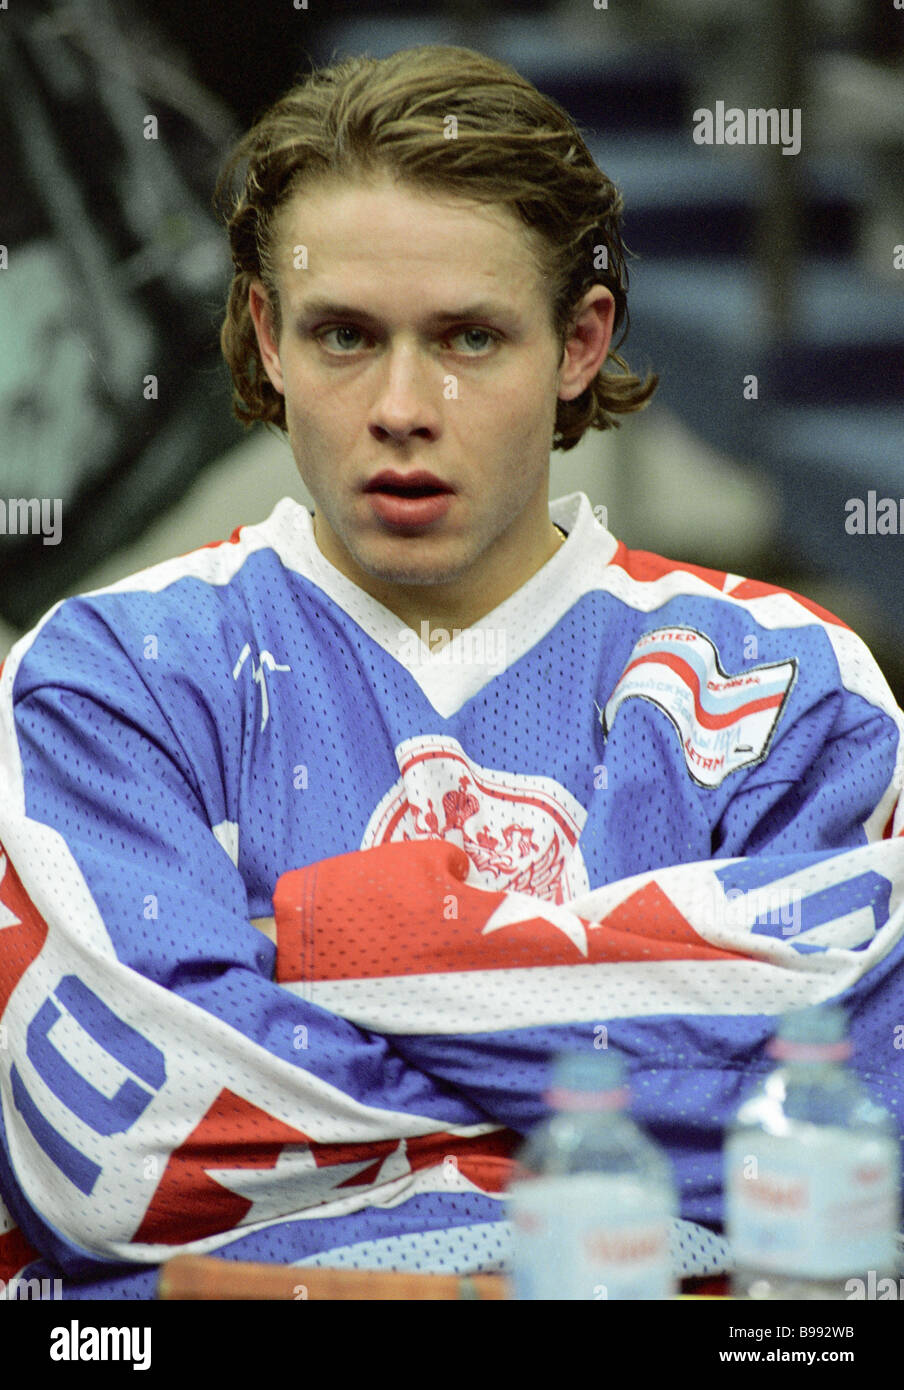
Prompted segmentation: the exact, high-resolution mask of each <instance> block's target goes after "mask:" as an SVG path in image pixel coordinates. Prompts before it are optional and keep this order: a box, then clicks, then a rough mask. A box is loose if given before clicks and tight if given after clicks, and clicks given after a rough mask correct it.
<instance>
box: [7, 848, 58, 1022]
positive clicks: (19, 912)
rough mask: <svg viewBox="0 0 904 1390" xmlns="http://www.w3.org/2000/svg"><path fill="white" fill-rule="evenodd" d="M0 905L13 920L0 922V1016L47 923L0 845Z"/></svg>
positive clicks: (44, 934) (40, 943) (44, 935)
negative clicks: (7, 922) (0, 949)
mask: <svg viewBox="0 0 904 1390" xmlns="http://www.w3.org/2000/svg"><path fill="white" fill-rule="evenodd" d="M0 875H2V877H0V904H2V906H3V907H5V908H8V910H9V911H10V912H11V913H12V915H13V917H15V918H16V921H15V922H12V923H10V925H9V926H7V927H4V926H3V925H2V923H0V945H2V948H3V949H2V952H0V1017H2V1015H3V1011H4V1009H5V1008H6V1006H7V1003H8V1002H9V997H10V995H11V994H12V992H13V990H14V989H15V988H16V985H17V984H18V983H19V981H20V979H21V978H22V976H23V975H24V974H25V971H26V970H27V969H28V967H29V966H30V965H31V963H32V961H33V960H34V959H35V957H36V956H37V955H38V953H39V951H40V950H41V947H42V946H43V945H44V942H45V941H46V939H47V923H46V922H45V921H44V918H43V917H42V916H41V914H40V913H39V912H38V910H37V908H36V907H35V905H34V903H33V902H32V900H31V898H30V897H29V896H28V894H27V893H26V891H25V888H24V887H23V885H22V880H21V879H20V878H19V875H18V874H17V873H16V871H15V869H14V868H13V866H12V864H11V863H10V862H9V859H8V858H7V856H6V854H5V852H4V850H3V846H2V845H0Z"/></svg>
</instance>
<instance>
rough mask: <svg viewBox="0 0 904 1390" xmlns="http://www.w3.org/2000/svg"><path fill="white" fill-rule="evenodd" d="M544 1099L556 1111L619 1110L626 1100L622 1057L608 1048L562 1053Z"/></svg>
mask: <svg viewBox="0 0 904 1390" xmlns="http://www.w3.org/2000/svg"><path fill="white" fill-rule="evenodd" d="M546 1099H547V1100H548V1102H549V1104H550V1105H552V1106H553V1107H554V1108H555V1109H557V1110H588V1109H593V1110H618V1109H620V1108H621V1107H622V1106H624V1105H625V1104H626V1103H627V1100H628V1088H627V1086H626V1084H625V1064H624V1062H623V1060H622V1058H621V1056H620V1055H619V1054H618V1053H616V1052H610V1051H609V1050H608V1049H606V1050H603V1049H600V1050H599V1051H597V1050H596V1049H594V1050H593V1051H590V1050H589V1049H588V1051H587V1052H575V1053H564V1054H562V1055H561V1056H559V1057H557V1058H556V1059H555V1061H554V1063H553V1068H552V1084H551V1085H550V1088H549V1090H548V1091H547V1094H546Z"/></svg>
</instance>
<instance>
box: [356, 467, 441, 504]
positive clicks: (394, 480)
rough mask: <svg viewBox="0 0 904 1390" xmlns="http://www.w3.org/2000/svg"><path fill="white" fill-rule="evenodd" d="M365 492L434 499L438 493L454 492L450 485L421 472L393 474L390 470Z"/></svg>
mask: <svg viewBox="0 0 904 1390" xmlns="http://www.w3.org/2000/svg"><path fill="white" fill-rule="evenodd" d="M364 491H365V492H383V493H389V494H390V495H391V496H393V497H415V498H416V497H433V496H436V495H437V493H450V492H453V491H454V488H451V487H450V486H449V484H448V483H444V482H442V480H441V479H440V478H436V477H434V475H433V474H432V473H425V472H423V470H420V471H418V472H416V473H393V472H392V471H390V470H389V469H387V470H385V471H384V472H382V473H378V474H377V476H376V477H375V478H371V480H370V482H369V483H367V484H366V486H365V488H364Z"/></svg>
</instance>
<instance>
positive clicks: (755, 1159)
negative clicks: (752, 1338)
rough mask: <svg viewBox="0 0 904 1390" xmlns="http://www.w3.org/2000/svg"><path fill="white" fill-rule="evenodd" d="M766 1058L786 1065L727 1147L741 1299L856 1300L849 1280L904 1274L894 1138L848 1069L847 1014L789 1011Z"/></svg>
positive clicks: (731, 1232) (764, 1086)
mask: <svg viewBox="0 0 904 1390" xmlns="http://www.w3.org/2000/svg"><path fill="white" fill-rule="evenodd" d="M769 1050H770V1052H771V1053H772V1055H773V1056H774V1057H775V1058H776V1060H777V1061H778V1062H779V1066H778V1067H777V1068H776V1070H775V1071H773V1072H771V1073H770V1074H769V1075H768V1076H767V1077H766V1079H765V1081H764V1082H762V1083H761V1084H760V1085H759V1086H758V1088H757V1089H756V1091H755V1092H754V1093H753V1094H752V1095H751V1096H750V1097H749V1098H748V1099H747V1100H746V1101H744V1103H743V1104H742V1105H741V1107H740V1109H739V1111H738V1114H737V1117H736V1120H735V1122H734V1125H733V1126H732V1127H731V1129H730V1131H729V1134H728V1137H727V1140H726V1144H725V1201H726V1211H725V1222H726V1235H727V1236H728V1239H729V1241H730V1243H731V1246H732V1250H733V1254H734V1259H735V1271H734V1274H733V1277H732V1293H733V1295H734V1296H735V1297H737V1298H763V1299H768V1298H777V1299H844V1298H848V1297H850V1296H851V1290H850V1289H846V1287H845V1286H846V1284H847V1283H848V1281H849V1280H853V1279H863V1280H864V1283H865V1284H869V1283H870V1280H869V1271H873V1278H872V1281H871V1282H872V1287H875V1286H876V1280H877V1279H879V1278H889V1277H892V1276H894V1274H895V1266H896V1233H897V1231H898V1229H899V1224H900V1181H901V1152H900V1145H899V1142H898V1138H897V1131H896V1128H895V1125H894V1124H893V1122H892V1120H891V1118H890V1116H889V1115H888V1114H887V1113H886V1111H884V1110H883V1109H881V1108H880V1107H879V1106H878V1105H876V1104H874V1102H873V1101H872V1100H871V1099H870V1098H869V1096H868V1095H867V1093H866V1091H865V1090H864V1088H863V1087H862V1085H861V1083H860V1081H859V1080H858V1078H857V1077H856V1075H855V1074H854V1073H853V1072H852V1071H850V1070H849V1069H848V1068H847V1067H846V1066H845V1059H846V1058H847V1057H848V1056H849V1054H850V1050H851V1049H850V1043H849V1042H848V1037H847V1019H846V1016H845V1013H844V1011H843V1010H842V1009H840V1008H838V1007H837V1006H835V1007H829V1006H825V1007H822V1008H814V1009H804V1010H801V1011H800V1012H797V1013H793V1014H788V1015H787V1016H786V1017H785V1019H783V1021H782V1023H781V1025H780V1027H779V1032H778V1035H777V1037H775V1038H774V1039H773V1040H772V1043H771V1044H770V1047H769ZM852 1287H856V1286H852ZM861 1296H862V1295H861Z"/></svg>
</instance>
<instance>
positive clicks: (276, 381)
mask: <svg viewBox="0 0 904 1390" xmlns="http://www.w3.org/2000/svg"><path fill="white" fill-rule="evenodd" d="M248 310H249V312H250V314H251V318H252V321H253V323H254V331H255V333H256V335H257V346H258V350H259V352H260V355H261V361H262V362H263V364H264V370H265V372H266V373H267V376H268V377H269V378H270V382H271V384H272V386H273V389H274V391H278V392H279V394H280V395H281V396H284V395H285V394H286V388H285V383H284V381H283V373H282V363H281V362H280V360H279V346H278V344H277V342H276V338H275V336H274V332H273V305H272V304H271V303H270V296H269V295H268V293H267V291H266V289H265V287H264V285H263V284H262V283H261V281H260V280H253V281H252V282H251V287H250V289H249V290H248Z"/></svg>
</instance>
